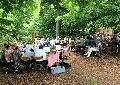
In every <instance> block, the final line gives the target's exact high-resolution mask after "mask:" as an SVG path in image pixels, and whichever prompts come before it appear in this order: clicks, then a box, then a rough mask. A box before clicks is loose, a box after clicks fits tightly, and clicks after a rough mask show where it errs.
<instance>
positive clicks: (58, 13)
mask: <svg viewBox="0 0 120 85" xmlns="http://www.w3.org/2000/svg"><path fill="white" fill-rule="evenodd" d="M56 13H57V16H60V8H59V6H58V7H57V10H56ZM59 34H60V22H59V20H57V21H56V38H59Z"/></svg>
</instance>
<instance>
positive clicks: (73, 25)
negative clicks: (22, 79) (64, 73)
mask: <svg viewBox="0 0 120 85" xmlns="http://www.w3.org/2000/svg"><path fill="white" fill-rule="evenodd" d="M119 4H120V1H119V0H16V1H14V0H2V1H0V35H3V36H6V34H7V36H8V35H9V36H10V37H13V38H15V39H16V40H18V39H19V40H23V39H24V38H26V39H28V40H29V39H31V35H30V34H31V32H38V33H39V35H40V36H39V37H45V38H47V37H55V34H56V23H57V22H58V21H59V24H60V28H61V29H60V37H65V36H72V37H75V36H79V35H88V34H90V33H95V29H96V27H97V26H99V27H104V28H109V27H112V28H114V29H115V30H117V31H120V5H119ZM58 12H59V14H58Z"/></svg>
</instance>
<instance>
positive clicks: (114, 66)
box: [0, 55, 120, 85]
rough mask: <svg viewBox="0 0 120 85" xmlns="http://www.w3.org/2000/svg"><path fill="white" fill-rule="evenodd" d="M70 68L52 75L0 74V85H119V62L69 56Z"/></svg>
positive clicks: (40, 72)
mask: <svg viewBox="0 0 120 85" xmlns="http://www.w3.org/2000/svg"><path fill="white" fill-rule="evenodd" d="M71 60H72V61H71V65H72V67H71V68H69V69H67V70H66V72H65V73H62V74H57V75H52V74H50V73H48V72H45V71H31V72H28V73H23V74H18V75H15V74H3V73H0V85H120V60H119V59H115V58H98V57H89V58H87V57H83V56H76V55H73V56H71Z"/></svg>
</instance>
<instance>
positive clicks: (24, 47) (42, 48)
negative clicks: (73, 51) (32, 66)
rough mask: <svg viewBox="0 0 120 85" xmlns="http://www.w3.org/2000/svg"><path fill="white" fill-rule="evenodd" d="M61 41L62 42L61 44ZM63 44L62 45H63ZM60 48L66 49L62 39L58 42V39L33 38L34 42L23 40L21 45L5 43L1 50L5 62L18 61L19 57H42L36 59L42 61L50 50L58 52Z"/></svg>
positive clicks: (46, 57)
mask: <svg viewBox="0 0 120 85" xmlns="http://www.w3.org/2000/svg"><path fill="white" fill-rule="evenodd" d="M61 43H62V44H61ZM63 44H64V46H63ZM60 50H68V46H67V42H66V40H64V41H63V42H60V40H59V39H51V40H49V39H48V38H47V39H43V38H41V40H38V39H35V43H34V44H30V43H26V42H25V41H23V43H22V44H21V45H18V44H16V43H15V44H5V45H4V48H3V50H2V52H3V59H4V60H5V61H7V62H13V61H14V62H18V60H19V58H20V57H29V59H32V57H34V56H35V57H42V58H40V60H38V61H44V60H47V59H48V55H49V54H50V53H52V52H51V51H56V52H59V51H60Z"/></svg>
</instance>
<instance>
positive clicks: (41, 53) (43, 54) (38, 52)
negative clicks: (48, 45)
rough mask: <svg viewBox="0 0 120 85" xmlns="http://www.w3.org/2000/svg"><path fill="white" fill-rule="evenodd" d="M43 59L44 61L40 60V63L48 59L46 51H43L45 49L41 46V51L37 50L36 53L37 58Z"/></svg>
mask: <svg viewBox="0 0 120 85" xmlns="http://www.w3.org/2000/svg"><path fill="white" fill-rule="evenodd" d="M41 56H42V57H43V59H41V60H39V61H43V60H46V59H47V57H46V53H45V51H44V50H43V47H42V46H39V49H36V51H35V57H41Z"/></svg>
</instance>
